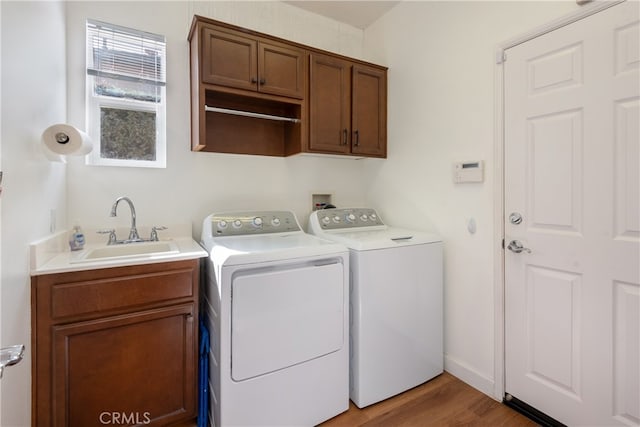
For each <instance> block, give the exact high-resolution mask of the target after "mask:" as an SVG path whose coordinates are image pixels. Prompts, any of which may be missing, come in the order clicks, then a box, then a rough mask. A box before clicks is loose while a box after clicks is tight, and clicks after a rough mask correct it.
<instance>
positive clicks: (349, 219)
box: [345, 213, 356, 222]
mask: <svg viewBox="0 0 640 427" xmlns="http://www.w3.org/2000/svg"><path fill="white" fill-rule="evenodd" d="M345 219H346V220H347V222H354V221H355V220H356V216H355V215H354V214H352V213H350V214H347V216H346V217H345Z"/></svg>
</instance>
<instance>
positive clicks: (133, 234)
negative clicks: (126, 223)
mask: <svg viewBox="0 0 640 427" xmlns="http://www.w3.org/2000/svg"><path fill="white" fill-rule="evenodd" d="M121 200H124V201H125V202H127V203H128V204H129V209H130V210H131V229H130V230H129V239H128V241H130V242H139V241H140V240H141V239H140V236H139V235H138V229H137V228H136V208H135V207H134V206H133V202H132V201H131V199H130V198H128V197H126V196H121V197H118V198H117V199H116V201H115V202H114V203H113V206H111V216H112V217H113V216H116V210H117V209H118V203H120V201H121Z"/></svg>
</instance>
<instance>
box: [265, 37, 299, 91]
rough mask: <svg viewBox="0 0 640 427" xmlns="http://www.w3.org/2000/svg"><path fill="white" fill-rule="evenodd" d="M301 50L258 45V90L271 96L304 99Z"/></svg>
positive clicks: (273, 45)
mask: <svg viewBox="0 0 640 427" xmlns="http://www.w3.org/2000/svg"><path fill="white" fill-rule="evenodd" d="M304 59H305V53H304V51H303V50H300V49H295V48H289V47H285V46H279V45H276V44H270V43H265V42H263V41H261V42H259V43H258V84H259V86H258V90H259V91H260V92H263V93H269V94H271V95H282V96H290V97H293V98H299V99H302V98H304V90H305V84H304V83H305V72H304V69H305V66H304V65H305V63H304Z"/></svg>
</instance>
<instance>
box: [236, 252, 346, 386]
mask: <svg viewBox="0 0 640 427" xmlns="http://www.w3.org/2000/svg"><path fill="white" fill-rule="evenodd" d="M326 261H328V260H325V262H323V263H322V265H311V264H310V263H306V264H296V265H291V264H289V265H282V266H275V267H270V268H262V269H250V270H240V271H238V272H236V274H235V275H234V276H233V278H232V293H231V377H232V378H233V380H235V381H243V380H247V379H250V378H254V377H257V376H259V375H263V374H267V373H269V372H273V371H277V370H280V369H284V368H287V367H289V366H292V365H296V364H299V363H303V362H306V361H308V360H311V359H315V358H317V357H320V356H323V355H325V354H328V353H332V352H334V351H337V350H339V349H340V348H342V346H343V345H345V337H344V333H343V327H344V320H345V319H344V316H348V313H345V312H344V309H343V307H344V298H346V297H347V291H348V289H347V286H348V283H345V280H344V271H343V268H344V266H343V264H342V263H341V262H340V261H339V260H331V262H330V263H328V262H326ZM314 263H315V264H318V263H319V262H318V261H315V262H314Z"/></svg>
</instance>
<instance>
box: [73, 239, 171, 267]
mask: <svg viewBox="0 0 640 427" xmlns="http://www.w3.org/2000/svg"><path fill="white" fill-rule="evenodd" d="M179 252H180V250H179V249H178V246H177V245H176V244H175V243H174V242H170V241H166V242H138V243H123V244H118V245H110V246H101V247H98V248H93V249H88V250H86V252H85V253H80V254H78V257H77V258H73V257H72V259H71V262H72V263H76V262H89V261H101V260H105V261H107V260H114V259H128V258H153V257H156V256H161V255H170V254H177V253H179Z"/></svg>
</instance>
